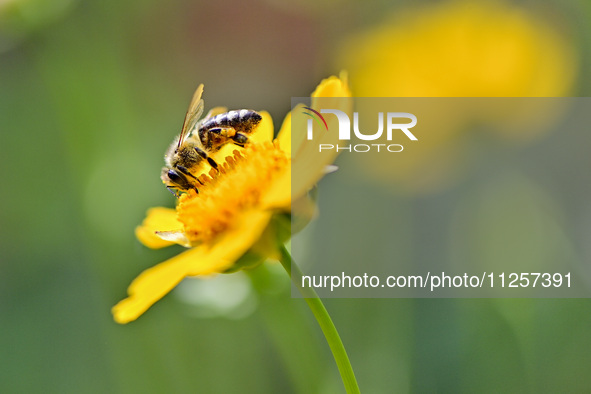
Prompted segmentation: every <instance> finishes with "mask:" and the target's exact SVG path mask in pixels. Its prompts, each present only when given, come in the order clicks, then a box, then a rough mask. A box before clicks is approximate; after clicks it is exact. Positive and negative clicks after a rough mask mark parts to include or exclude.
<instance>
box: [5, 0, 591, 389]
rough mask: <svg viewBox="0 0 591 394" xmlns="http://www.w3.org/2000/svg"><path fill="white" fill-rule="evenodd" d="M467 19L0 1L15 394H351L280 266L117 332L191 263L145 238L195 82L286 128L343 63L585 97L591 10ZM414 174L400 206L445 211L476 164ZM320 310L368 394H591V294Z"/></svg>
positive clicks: (551, 9) (199, 290) (364, 87)
mask: <svg viewBox="0 0 591 394" xmlns="http://www.w3.org/2000/svg"><path fill="white" fill-rule="evenodd" d="M413 4H414V3H413ZM458 4H459V5H458ZM467 4H468V3H467V2H452V3H450V2H447V1H445V2H444V1H424V2H421V3H420V4H419V5H412V6H411V2H409V1H400V2H386V1H382V2H368V3H362V2H344V1H339V0H321V1H313V2H312V1H306V2H302V3H298V4H293V3H285V2H280V1H272V0H268V1H254V2H249V3H244V2H238V1H230V2H224V3H221V2H220V3H213V2H191V1H186V0H175V1H170V2H162V1H160V2H158V1H149V0H148V1H136V0H132V1H112V0H106V1H101V2H98V1H94V2H91V1H76V0H59V1H48V0H47V1H43V0H1V1H0V138H1V139H0V149H1V157H2V163H3V175H4V179H3V186H2V187H1V188H0V202H1V204H2V205H1V208H0V223H1V227H0V231H1V236H0V391H1V392H3V393H31V392H40V393H105V392H114V393H139V392H141V393H164V392H175V393H176V392H178V393H185V392H186V393H190V392H191V393H192V392H204V393H209V392H212V393H244V392H253V393H261V392H271V393H276V392H294V393H314V392H319V393H332V392H335V393H338V392H342V384H341V382H340V378H339V376H338V372H337V370H336V366H335V365H334V361H333V360H332V356H331V354H330V351H329V349H328V347H327V346H326V344H325V342H324V339H323V337H322V335H321V333H320V330H319V329H318V327H317V325H316V323H315V322H314V320H313V318H312V316H311V314H310V313H309V312H308V311H307V309H306V306H305V304H304V303H303V302H302V300H301V299H291V298H290V287H289V282H288V280H287V278H286V275H284V274H283V273H282V272H281V271H280V270H279V269H278V267H277V266H275V265H272V264H267V265H264V266H262V267H260V268H258V269H256V270H254V271H252V272H248V273H246V274H244V273H239V274H232V275H222V276H220V277H219V278H217V279H214V280H206V281H197V280H191V281H186V282H184V283H183V284H182V286H181V288H180V289H178V291H175V292H173V293H172V294H170V295H168V296H167V297H165V298H164V299H163V300H162V301H160V302H158V303H157V304H156V305H155V306H154V307H153V308H152V309H150V310H149V311H148V312H147V313H146V314H145V315H144V316H142V317H141V318H140V319H139V320H138V321H136V322H134V323H131V324H129V325H126V326H120V325H117V324H115V323H114V322H113V321H112V318H111V315H110V308H111V307H112V305H114V304H115V303H116V302H117V301H119V300H120V299H122V298H123V297H124V296H125V289H126V287H127V285H128V284H129V283H130V281H131V280H132V279H133V278H134V277H135V276H136V275H137V274H138V273H139V272H141V271H142V270H143V269H145V268H148V267H150V266H153V265H154V264H156V263H158V262H160V261H162V260H164V259H165V258H167V257H169V256H172V255H175V254H176V253H178V252H179V251H180V248H179V249H174V248H169V249H166V250H161V251H152V250H148V249H146V248H144V247H142V246H141V245H140V244H139V242H137V241H136V240H135V238H134V228H135V226H136V225H137V224H138V223H140V222H141V220H142V219H143V216H144V213H145V211H146V209H147V208H148V207H150V206H156V205H164V206H173V205H174V199H173V197H172V196H171V195H170V193H168V191H167V190H166V189H165V188H164V187H163V186H162V184H161V182H160V180H159V171H160V168H161V167H162V165H163V162H162V156H163V152H164V150H165V148H166V147H167V145H168V144H169V143H170V142H171V140H172V138H173V137H174V135H175V134H176V133H177V132H178V130H179V129H180V126H181V123H182V119H183V116H184V113H185V110H186V107H187V103H188V100H189V98H190V96H191V94H192V93H193V90H194V88H195V87H196V86H197V84H198V83H204V84H205V89H206V90H205V102H206V108H211V107H213V106H218V105H223V106H228V107H230V108H243V107H246V108H255V109H266V110H268V111H269V112H270V113H271V115H272V116H273V118H274V119H275V123H276V125H277V124H279V123H280V122H281V121H282V119H283V116H284V115H285V114H286V113H287V111H288V110H289V106H290V97H302V96H307V95H309V94H310V93H311V92H312V91H313V89H314V87H315V86H316V85H317V83H318V82H319V81H320V80H321V79H322V78H324V77H326V76H328V75H331V74H335V73H338V72H339V71H340V70H341V69H346V70H348V71H349V77H350V80H351V84H352V87H353V92H354V94H356V95H360V96H398V95H400V96H489V95H490V96H505V95H507V96H563V95H574V96H588V95H589V91H590V90H591V78H590V77H589V75H588V73H587V72H586V70H587V69H588V68H589V60H588V58H589V53H590V51H589V49H590V39H591V31H590V29H589V18H591V5H590V4H589V2H588V1H586V0H580V1H576V0H569V1H561V2H559V1H557V0H556V1H550V0H544V1H519V2H512V3H511V2H502V3H496V2H482V3H481V2H478V1H474V2H471V3H470V4H479V5H477V6H468V5H467ZM480 4H482V7H483V8H479V7H480V6H481V5H480ZM481 19H482V20H485V21H487V23H488V24H489V25H490V26H487V25H486V23H481V22H480V20H481ZM487 29H488V30H487ZM447 33H449V34H451V37H453V39H449V37H448V36H446V34H447ZM438 40H444V41H441V42H440V41H438ZM442 42H445V43H450V42H452V43H454V44H455V46H446V45H447V44H442ZM434 54H435V55H434ZM413 59H414V60H413ZM413 61H414V63H413ZM409 81H410V82H409ZM454 135H455V134H454ZM514 137H515V138H514ZM502 138H505V139H506V140H507V141H509V143H512V142H511V141H515V143H516V144H527V143H530V142H531V140H532V139H535V138H545V137H544V136H535V138H534V137H531V136H528V138H521V136H514V135H508V136H503V137H502ZM442 141H443V142H442V143H449V141H454V139H453V138H451V137H450V138H447V137H446V138H443V139H442ZM564 154H565V156H566V155H569V154H570V153H569V152H565V153H564ZM580 154H584V153H583V152H581V153H580ZM461 157H463V156H461ZM470 159H471V160H473V159H474V158H470ZM421 163H422V161H421V159H420V158H418V159H416V160H414V161H413V160H412V159H411V160H409V161H408V162H401V165H400V168H401V171H400V172H401V174H400V176H398V177H395V178H394V179H393V180H392V182H393V183H395V184H396V185H398V186H397V187H395V188H393V190H394V192H393V197H392V198H393V201H398V200H401V199H403V200H404V201H406V202H408V201H412V200H413V199H420V198H422V196H425V195H429V196H430V199H431V200H430V201H433V204H434V206H433V210H434V211H437V205H436V204H437V198H435V197H437V195H438V193H442V191H445V193H446V195H447V196H449V195H450V194H451V195H453V196H454V198H462V196H463V195H464V193H466V188H467V187H469V185H468V186H466V184H462V183H461V181H458V179H461V177H462V174H461V171H459V168H461V166H451V167H449V168H446V171H447V172H446V173H445V174H443V175H442V174H441V173H436V174H435V175H434V178H437V179H438V182H434V183H433V184H428V185H424V184H423V185H414V184H412V183H409V182H408V179H409V178H408V177H405V176H404V174H407V173H408V174H413V173H415V172H416V171H419V170H420V171H423V169H424V166H422V164H421ZM581 171H585V170H584V169H582V170H581ZM401 220H405V221H406V222H407V223H406V225H408V226H415V227H420V228H429V226H430V224H431V223H430V220H431V219H430V217H429V216H427V215H413V213H412V212H410V213H407V214H405V215H402V216H401ZM433 220H437V218H436V217H434V218H433ZM589 226H591V224H589V225H588V226H587V227H583V228H581V231H580V236H581V237H584V236H585V235H587V236H588V235H589V233H590V231H589V228H590V227H589ZM449 242H451V241H449ZM587 252H588V251H587ZM588 258H589V255H587V261H588ZM326 305H327V308H328V309H329V311H330V313H331V314H332V316H333V319H334V322H335V324H336V325H337V327H338V328H339V330H340V332H341V336H342V338H343V340H344V342H345V345H346V346H347V349H348V351H349V356H350V358H351V360H352V363H353V367H354V369H355V370H356V374H357V377H358V381H359V384H360V387H361V389H362V392H367V393H390V392H420V393H423V392H424V393H432V392H450V393H456V392H466V393H469V392H532V393H534V392H535V393H537V392H581V393H582V392H591V375H590V374H589V373H588V371H589V368H590V367H591V334H590V331H591V314H590V313H589V309H590V308H589V307H590V306H591V303H590V302H589V301H588V300H585V299H583V300H575V299H573V300H565V299H562V300H552V299H550V300H530V299H521V300H510V299H509V300H478V299H474V300H469V299H464V300H453V299H444V300H423V299H414V300H407V299H404V300H403V299H400V300H399V299H380V300H378V299H375V300H372V299H340V300H339V299H331V300H327V301H326Z"/></svg>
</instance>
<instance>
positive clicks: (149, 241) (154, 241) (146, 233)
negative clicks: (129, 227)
mask: <svg viewBox="0 0 591 394" xmlns="http://www.w3.org/2000/svg"><path fill="white" fill-rule="evenodd" d="M182 229H183V224H182V223H181V222H179V221H178V220H177V216H176V211H175V210H174V209H171V208H164V207H155V208H150V209H149V210H148V212H147V213H146V218H145V219H144V221H143V222H142V224H141V225H140V226H138V227H136V229H135V236H136V237H137V239H138V240H139V241H140V242H141V243H143V244H144V245H146V246H147V247H149V248H152V249H159V248H163V247H165V246H170V245H172V244H174V242H171V241H165V240H163V239H162V238H160V237H159V236H157V235H156V231H178V230H182Z"/></svg>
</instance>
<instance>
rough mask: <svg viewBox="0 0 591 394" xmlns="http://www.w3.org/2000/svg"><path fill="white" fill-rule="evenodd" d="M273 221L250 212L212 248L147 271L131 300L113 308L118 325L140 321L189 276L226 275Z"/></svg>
mask: <svg viewBox="0 0 591 394" xmlns="http://www.w3.org/2000/svg"><path fill="white" fill-rule="evenodd" d="M270 218H271V214H270V213H269V212H264V211H256V210H252V211H249V212H246V213H244V214H243V215H241V216H240V218H238V219H237V222H236V225H235V226H234V227H233V228H232V229H231V230H229V231H227V232H225V233H224V234H223V235H222V236H220V238H219V239H217V240H216V241H215V242H214V243H213V244H212V245H208V244H203V245H200V246H197V247H195V248H193V249H191V250H188V251H186V252H183V253H181V254H179V255H177V256H175V257H173V258H171V259H169V260H167V261H165V262H163V263H160V264H158V265H156V266H154V267H152V268H149V269H147V270H145V271H144V272H142V273H141V274H140V275H139V276H138V277H137V278H136V279H135V280H134V281H133V282H132V283H131V285H130V286H129V288H128V290H127V293H128V295H129V297H128V298H126V299H124V300H122V301H121V302H119V303H118V304H117V305H115V306H114V307H113V309H112V313H113V317H114V319H115V321H116V322H117V323H121V324H125V323H129V322H130V321H133V320H135V319H137V318H138V317H139V316H141V314H142V313H144V312H145V311H146V310H147V309H148V308H149V307H150V306H152V305H153V304H154V303H155V302H156V301H158V300H159V299H161V298H162V297H164V296H165V295H166V294H167V293H168V292H170V291H171V290H172V289H173V288H174V287H175V286H176V285H177V284H178V283H179V282H180V281H181V280H182V279H183V278H185V277H186V276H193V275H208V274H214V273H219V272H224V271H225V270H227V269H228V268H230V267H231V266H232V264H234V262H235V261H236V260H237V259H238V258H240V256H242V255H243V254H244V253H245V252H246V251H247V250H248V249H249V248H250V247H251V246H252V245H253V244H254V243H255V242H256V241H257V240H258V239H259V237H260V236H261V234H262V233H263V231H264V229H265V228H266V227H267V224H268V223H269V220H270Z"/></svg>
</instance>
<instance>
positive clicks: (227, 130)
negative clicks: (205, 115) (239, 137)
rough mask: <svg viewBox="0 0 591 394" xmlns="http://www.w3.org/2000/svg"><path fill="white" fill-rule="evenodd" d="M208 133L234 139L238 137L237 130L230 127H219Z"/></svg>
mask: <svg viewBox="0 0 591 394" xmlns="http://www.w3.org/2000/svg"><path fill="white" fill-rule="evenodd" d="M207 131H208V132H210V133H214V134H217V135H219V136H221V137H226V138H233V137H234V136H235V135H236V129H234V128H233V127H230V126H218V127H214V128H213V129H209V130H207Z"/></svg>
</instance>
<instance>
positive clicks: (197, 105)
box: [177, 84, 203, 147]
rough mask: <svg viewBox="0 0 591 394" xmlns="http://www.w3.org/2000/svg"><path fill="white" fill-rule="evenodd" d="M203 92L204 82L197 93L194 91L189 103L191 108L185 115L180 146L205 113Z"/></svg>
mask: <svg viewBox="0 0 591 394" xmlns="http://www.w3.org/2000/svg"><path fill="white" fill-rule="evenodd" d="M202 94H203V84H201V85H199V86H198V87H197V90H195V93H193V98H192V99H191V104H189V109H187V114H186V115H185V121H184V122H183V128H182V129H181V135H180V136H179V143H178V146H177V147H180V146H181V144H182V142H183V141H184V140H185V138H187V135H188V134H189V132H190V131H191V130H192V129H193V127H195V125H196V124H197V122H198V121H199V118H200V117H201V114H202V113H203V100H202V99H201V95H202Z"/></svg>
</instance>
